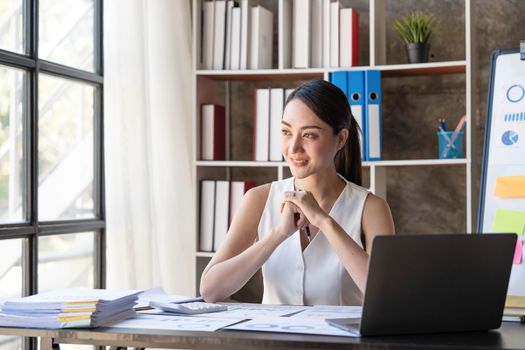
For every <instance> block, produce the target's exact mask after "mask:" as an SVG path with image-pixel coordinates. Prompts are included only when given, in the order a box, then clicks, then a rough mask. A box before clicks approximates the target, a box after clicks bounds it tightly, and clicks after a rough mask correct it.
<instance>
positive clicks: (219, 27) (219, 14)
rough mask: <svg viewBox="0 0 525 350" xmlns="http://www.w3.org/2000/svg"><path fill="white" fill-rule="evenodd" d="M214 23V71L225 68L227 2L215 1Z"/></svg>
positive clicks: (224, 0)
mask: <svg viewBox="0 0 525 350" xmlns="http://www.w3.org/2000/svg"><path fill="white" fill-rule="evenodd" d="M214 2H215V11H214V21H213V69H223V68H224V44H225V39H226V0H214Z"/></svg>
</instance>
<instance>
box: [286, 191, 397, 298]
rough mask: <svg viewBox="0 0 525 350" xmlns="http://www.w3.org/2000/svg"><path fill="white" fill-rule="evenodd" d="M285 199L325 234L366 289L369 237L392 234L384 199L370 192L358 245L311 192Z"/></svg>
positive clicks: (351, 275)
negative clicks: (360, 243) (323, 208)
mask: <svg viewBox="0 0 525 350" xmlns="http://www.w3.org/2000/svg"><path fill="white" fill-rule="evenodd" d="M285 201H290V202H292V203H294V204H295V205H296V206H297V207H299V209H300V210H301V211H302V212H303V213H304V215H305V217H306V219H307V220H308V221H309V222H310V223H311V224H312V225H314V226H316V227H318V228H319V229H320V231H321V232H322V233H323V234H324V236H325V237H326V239H327V240H328V242H329V243H330V245H331V246H332V248H333V249H334V251H335V253H336V254H337V256H338V257H339V259H341V262H342V263H343V266H344V267H345V268H346V270H347V271H348V273H349V274H350V277H352V279H353V280H354V282H355V283H356V285H357V286H358V287H359V289H360V290H361V291H364V290H365V285H366V277H367V268H368V256H369V253H368V252H369V251H370V248H371V244H372V240H373V239H374V237H375V236H377V235H393V234H394V222H393V220H392V214H391V213H390V208H389V206H388V204H387V203H386V201H385V200H384V199H382V198H380V197H378V196H376V195H374V194H369V195H368V196H367V198H366V201H365V205H364V208H363V217H362V221H361V231H362V236H363V237H364V240H363V247H364V249H363V248H361V247H360V246H359V245H358V244H357V243H356V242H355V241H354V240H353V239H352V237H350V236H349V235H348V234H347V233H346V231H345V230H344V229H343V228H342V227H341V226H340V225H339V224H338V223H337V222H336V221H335V220H334V219H332V218H331V217H330V216H329V215H328V214H327V213H325V212H324V211H323V210H322V209H321V208H320V207H319V205H318V204H317V202H316V201H315V199H314V197H313V196H312V195H311V193H306V194H304V195H302V196H299V197H293V196H292V197H290V195H289V194H286V195H285Z"/></svg>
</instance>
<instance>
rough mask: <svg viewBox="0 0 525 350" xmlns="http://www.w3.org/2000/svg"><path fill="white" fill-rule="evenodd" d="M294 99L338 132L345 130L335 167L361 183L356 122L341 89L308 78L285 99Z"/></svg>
mask: <svg viewBox="0 0 525 350" xmlns="http://www.w3.org/2000/svg"><path fill="white" fill-rule="evenodd" d="M294 98H297V99H299V100H301V102H303V103H304V104H306V105H307V106H308V108H310V109H311V110H312V112H314V113H315V114H316V115H317V116H318V117H319V118H320V119H321V120H323V121H324V122H325V123H327V124H328V125H330V126H331V127H332V129H333V130H334V135H337V134H338V133H339V132H340V131H341V130H342V129H345V128H346V129H348V139H347V140H346V143H345V145H344V146H343V148H342V149H340V150H339V151H338V152H337V154H336V155H335V167H336V170H337V172H338V173H339V174H341V175H343V176H344V177H345V179H347V180H348V181H351V182H353V183H355V184H357V185H360V186H361V185H362V169H361V146H360V143H359V134H360V132H361V130H360V128H359V125H357V122H356V120H355V118H354V116H353V115H352V111H351V110H350V105H349V104H348V100H347V99H346V96H345V94H344V93H343V91H341V89H339V88H338V87H337V86H335V85H334V84H332V83H329V82H328V81H326V80H322V79H315V80H310V81H308V82H306V83H304V84H303V85H301V86H299V87H298V88H297V89H295V90H294V91H293V92H292V93H291V94H290V96H288V99H287V100H286V104H285V105H287V104H288V103H289V102H290V101H291V100H293V99H294Z"/></svg>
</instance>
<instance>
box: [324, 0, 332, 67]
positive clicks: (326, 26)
mask: <svg viewBox="0 0 525 350" xmlns="http://www.w3.org/2000/svg"><path fill="white" fill-rule="evenodd" d="M330 1H331V0H323V67H330V62H331V61H330V43H331V40H330V30H331V28H332V26H331V25H330V17H331V11H330Z"/></svg>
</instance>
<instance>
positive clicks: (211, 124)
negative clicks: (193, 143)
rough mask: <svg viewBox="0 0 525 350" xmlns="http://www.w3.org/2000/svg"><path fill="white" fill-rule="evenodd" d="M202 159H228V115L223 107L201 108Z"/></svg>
mask: <svg viewBox="0 0 525 350" xmlns="http://www.w3.org/2000/svg"><path fill="white" fill-rule="evenodd" d="M200 139H201V142H200V144H201V159H202V160H224V159H226V113H225V109H224V107H223V106H219V105H214V104H204V105H202V106H201V138H200Z"/></svg>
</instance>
